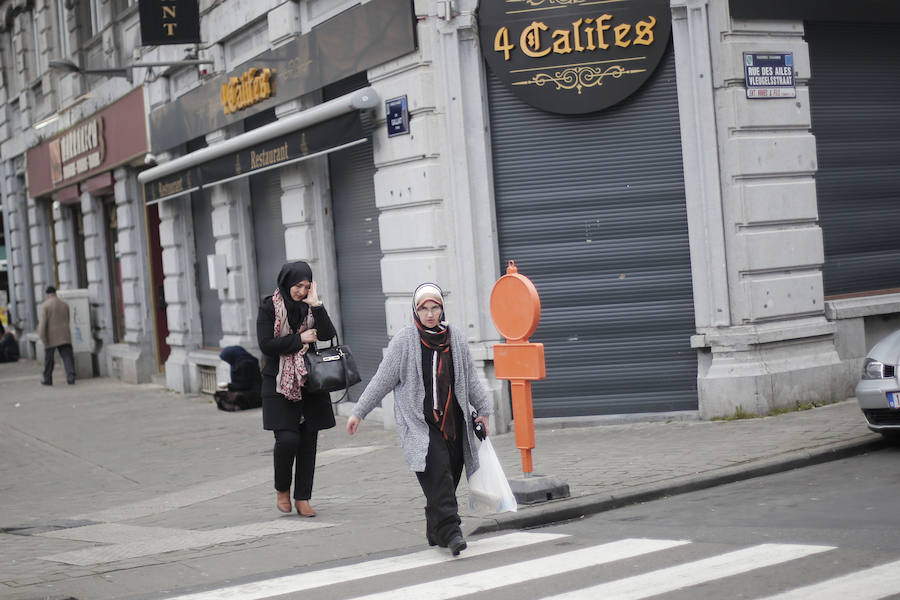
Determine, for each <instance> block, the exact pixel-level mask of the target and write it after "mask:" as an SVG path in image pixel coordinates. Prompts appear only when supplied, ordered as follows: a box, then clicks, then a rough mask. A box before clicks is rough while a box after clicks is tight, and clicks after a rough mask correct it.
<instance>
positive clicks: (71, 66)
mask: <svg viewBox="0 0 900 600" xmlns="http://www.w3.org/2000/svg"><path fill="white" fill-rule="evenodd" d="M47 64H49V65H50V68H51V69H57V70H59V71H65V72H66V73H82V74H84V75H104V76H106V77H124V78H125V79H127V80H128V82H129V83H131V75H132V70H133V69H149V68H150V67H189V66H192V65H211V64H214V63H213V61H211V60H201V59H196V58H191V59H185V60H171V61H157V62H142V63H133V64H130V65H128V66H125V67H114V68H110V69H82V68H81V67H79V66H78V65H76V64H75V63H74V62H72V61H71V60H68V59H57V60H51V61H49V62H48V63H47Z"/></svg>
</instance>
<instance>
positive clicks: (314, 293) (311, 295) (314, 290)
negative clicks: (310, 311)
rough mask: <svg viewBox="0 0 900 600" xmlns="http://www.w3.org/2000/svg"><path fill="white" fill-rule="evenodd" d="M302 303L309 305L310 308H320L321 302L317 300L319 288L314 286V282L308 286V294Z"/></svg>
mask: <svg viewBox="0 0 900 600" xmlns="http://www.w3.org/2000/svg"><path fill="white" fill-rule="evenodd" d="M303 301H304V302H306V303H307V304H309V306H310V307H315V306H322V301H321V300H319V286H318V285H316V282H315V280H313V282H312V283H310V284H309V292H307V294H306V298H304V299H303Z"/></svg>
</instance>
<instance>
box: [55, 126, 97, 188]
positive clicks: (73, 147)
mask: <svg viewBox="0 0 900 600" xmlns="http://www.w3.org/2000/svg"><path fill="white" fill-rule="evenodd" d="M50 148H51V152H50V161H51V165H50V172H51V176H52V178H53V183H60V182H62V181H65V180H66V179H71V178H73V177H77V176H78V175H81V174H82V173H86V172H87V171H90V170H93V169H96V168H97V167H99V166H100V165H101V164H103V160H104V158H105V157H106V144H105V143H104V141H103V120H102V118H101V117H95V118H93V119H91V120H89V121H86V122H84V123H82V124H81V125H77V126H75V127H73V128H72V129H70V130H69V131H67V132H66V133H64V134H63V135H62V136H60V137H59V138H57V139H55V140H53V141H52V142H51V143H50Z"/></svg>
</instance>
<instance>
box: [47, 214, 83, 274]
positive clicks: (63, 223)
mask: <svg viewBox="0 0 900 600" xmlns="http://www.w3.org/2000/svg"><path fill="white" fill-rule="evenodd" d="M51 209H52V214H53V232H54V237H55V238H56V272H57V274H58V275H59V289H61V290H69V289H75V288H76V287H78V284H77V280H78V276H77V272H78V265H76V264H75V257H76V256H77V255H76V253H75V240H74V235H73V234H74V227H75V225H74V222H73V221H74V219H73V218H72V211H71V210H68V207H66V206H65V205H63V204H60V203H59V202H57V201H53V202H52V204H51Z"/></svg>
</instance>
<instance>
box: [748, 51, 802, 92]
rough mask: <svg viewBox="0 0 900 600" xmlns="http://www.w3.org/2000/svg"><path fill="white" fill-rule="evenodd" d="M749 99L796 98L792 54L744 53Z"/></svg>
mask: <svg viewBox="0 0 900 600" xmlns="http://www.w3.org/2000/svg"><path fill="white" fill-rule="evenodd" d="M744 82H745V83H746V84H747V97H748V98H796V97H797V89H796V88H795V87H794V55H793V54H791V53H790V52H758V53H757V52H744Z"/></svg>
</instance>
